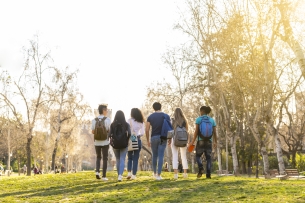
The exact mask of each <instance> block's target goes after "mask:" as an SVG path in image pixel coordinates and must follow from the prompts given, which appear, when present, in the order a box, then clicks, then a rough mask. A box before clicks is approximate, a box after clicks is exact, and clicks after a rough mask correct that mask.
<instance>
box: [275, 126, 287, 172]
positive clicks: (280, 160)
mask: <svg viewBox="0 0 305 203" xmlns="http://www.w3.org/2000/svg"><path fill="white" fill-rule="evenodd" d="M274 141H275V148H276V155H277V160H278V164H279V172H280V175H284V174H285V165H284V160H283V152H282V145H281V140H280V138H279V136H278V132H276V133H275V136H274Z"/></svg>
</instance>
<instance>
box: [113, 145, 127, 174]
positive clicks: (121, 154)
mask: <svg viewBox="0 0 305 203" xmlns="http://www.w3.org/2000/svg"><path fill="white" fill-rule="evenodd" d="M127 151H128V147H126V148H124V149H113V152H114V155H115V159H116V170H117V172H118V175H122V174H123V172H124V167H125V158H126V154H127Z"/></svg>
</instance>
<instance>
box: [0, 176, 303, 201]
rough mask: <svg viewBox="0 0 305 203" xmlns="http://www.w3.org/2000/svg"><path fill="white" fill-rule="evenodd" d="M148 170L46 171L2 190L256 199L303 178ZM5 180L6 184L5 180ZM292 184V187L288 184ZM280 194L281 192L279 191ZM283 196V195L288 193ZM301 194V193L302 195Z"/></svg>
mask: <svg viewBox="0 0 305 203" xmlns="http://www.w3.org/2000/svg"><path fill="white" fill-rule="evenodd" d="M147 174H148V173H145V172H143V173H140V174H139V176H138V179H137V180H135V181H127V180H126V179H124V181H123V182H117V181H114V180H115V179H116V175H115V174H114V173H111V172H110V173H109V175H108V178H109V179H110V180H109V181H108V182H103V181H101V180H96V179H93V178H95V176H94V175H92V173H79V174H77V175H72V174H68V175H46V176H41V177H35V178H28V179H20V180H19V179H12V180H8V181H6V182H2V183H4V185H3V187H2V191H1V193H2V194H0V199H1V200H3V201H10V200H13V201H16V200H21V201H22V200H26V201H28V202H32V201H33V202H35V201H36V202H39V201H41V200H43V201H46V202H47V201H55V202H58V201H60V200H63V199H64V201H71V202H154V203H157V202H198V201H216V202H219V201H226V202H227V201H229V202H230V201H243V200H244V199H246V200H247V201H249V200H251V201H256V200H257V198H260V197H262V196H267V197H272V195H274V196H275V197H276V198H283V196H280V195H282V194H283V191H284V190H285V189H286V188H289V189H290V193H289V194H285V195H286V196H288V195H291V194H292V195H297V194H298V193H297V191H299V188H300V186H304V184H302V182H298V184H297V185H293V186H291V185H289V183H285V182H279V181H276V180H274V181H273V180H257V179H250V178H234V177H213V178H212V179H205V178H201V179H195V176H194V175H190V176H191V177H190V178H188V179H179V180H177V181H175V180H173V179H170V178H168V177H169V176H172V174H171V173H168V174H164V177H165V179H164V180H162V181H156V180H153V179H152V178H151V177H150V176H147ZM5 183H6V184H5ZM288 186H289V187H288ZM279 194H280V195H279ZM286 196H284V198H285V197H286ZM299 197H300V198H302V197H303V196H302V195H299Z"/></svg>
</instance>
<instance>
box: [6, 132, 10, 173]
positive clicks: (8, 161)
mask: <svg viewBox="0 0 305 203" xmlns="http://www.w3.org/2000/svg"><path fill="white" fill-rule="evenodd" d="M10 136H11V130H10V129H8V130H7V152H8V153H7V154H8V156H7V165H6V169H7V175H8V176H10V175H11V138H10Z"/></svg>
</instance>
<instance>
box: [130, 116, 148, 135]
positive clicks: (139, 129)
mask: <svg viewBox="0 0 305 203" xmlns="http://www.w3.org/2000/svg"><path fill="white" fill-rule="evenodd" d="M127 122H128V123H129V125H130V123H131V125H130V131H131V134H133V132H135V134H136V135H137V136H138V137H140V136H143V135H144V133H145V126H144V123H139V122H137V121H135V119H134V118H130V119H128V121H127Z"/></svg>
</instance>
